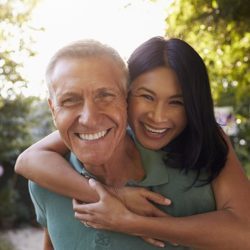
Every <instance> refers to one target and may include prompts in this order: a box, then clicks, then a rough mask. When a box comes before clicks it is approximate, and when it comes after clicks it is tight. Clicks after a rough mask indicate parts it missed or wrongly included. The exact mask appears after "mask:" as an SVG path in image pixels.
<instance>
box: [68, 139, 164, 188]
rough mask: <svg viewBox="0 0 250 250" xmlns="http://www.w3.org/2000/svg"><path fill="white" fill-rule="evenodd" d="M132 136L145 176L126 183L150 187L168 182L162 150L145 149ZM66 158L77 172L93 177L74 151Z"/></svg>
mask: <svg viewBox="0 0 250 250" xmlns="http://www.w3.org/2000/svg"><path fill="white" fill-rule="evenodd" d="M132 138H133V140H134V142H135V144H136V148H137V149H138V150H139V152H140V155H141V159H142V164H143V168H144V170H145V177H144V179H143V180H141V181H139V182H136V181H134V180H131V181H128V183H127V184H128V185H133V186H134V185H135V186H142V187H150V186H158V185H162V184H165V183H168V171H167V167H166V165H165V163H164V161H163V154H164V152H162V151H153V150H149V149H146V148H144V147H143V146H142V145H141V144H140V143H139V142H138V141H137V140H136V139H135V137H134V136H133V135H132ZM68 160H69V162H70V163H71V165H72V166H73V167H74V169H75V170H76V171H77V172H78V173H80V174H81V175H84V176H85V177H91V178H95V176H93V175H92V174H91V173H89V172H88V171H87V170H86V169H85V168H84V165H83V164H82V163H81V162H80V161H79V160H78V159H77V157H76V156H75V154H74V153H72V152H71V153H70V154H69V156H68Z"/></svg>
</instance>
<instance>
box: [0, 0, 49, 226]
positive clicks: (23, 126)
mask: <svg viewBox="0 0 250 250" xmlns="http://www.w3.org/2000/svg"><path fill="white" fill-rule="evenodd" d="M37 2H38V0H6V1H0V43H1V47H0V141H1V144H0V201H1V203H0V228H3V227H11V226H13V225H16V223H18V222H21V221H27V219H28V218H29V217H30V216H32V210H33V209H32V207H31V202H30V199H29V197H28V191H27V183H26V182H27V181H26V180H24V178H22V177H20V176H17V175H16V174H14V164H15V160H16V158H17V156H18V155H19V154H20V152H22V151H23V150H24V149H25V148H26V147H28V146H29V145H30V144H31V143H33V142H34V141H35V140H37V139H38V138H40V137H42V136H44V135H45V134H48V133H49V132H50V131H51V130H52V126H53V125H52V122H51V118H50V114H49V111H48V108H47V104H46V102H45V101H41V100H39V99H38V98H34V97H28V98H27V97H24V96H22V94H21V91H20V90H21V89H22V88H26V87H27V86H26V85H27V82H26V80H25V79H24V78H23V76H22V73H21V69H22V67H23V65H22V63H23V61H24V60H25V58H28V57H30V56H34V54H35V53H34V50H33V47H32V46H33V38H32V37H33V36H34V35H35V33H36V32H39V31H40V29H36V28H34V27H32V26H31V25H30V23H29V22H30V16H31V12H32V9H33V8H34V6H35V5H36V4H37ZM38 106H39V109H38V108H37V107H38Z"/></svg>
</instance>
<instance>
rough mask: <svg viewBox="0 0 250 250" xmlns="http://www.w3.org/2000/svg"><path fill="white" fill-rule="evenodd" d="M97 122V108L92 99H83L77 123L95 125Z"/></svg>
mask: <svg viewBox="0 0 250 250" xmlns="http://www.w3.org/2000/svg"><path fill="white" fill-rule="evenodd" d="M97 122H98V108H97V107H96V104H95V103H93V102H92V101H85V102H84V104H83V107H82V109H81V112H80V115H79V123H80V124H82V125H88V126H95V125H96V123H97Z"/></svg>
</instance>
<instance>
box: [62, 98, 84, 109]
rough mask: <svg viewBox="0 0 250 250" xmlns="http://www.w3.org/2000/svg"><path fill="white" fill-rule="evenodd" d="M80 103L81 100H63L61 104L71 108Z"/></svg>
mask: <svg viewBox="0 0 250 250" xmlns="http://www.w3.org/2000/svg"><path fill="white" fill-rule="evenodd" d="M80 101H81V100H80V98H67V99H65V100H63V101H62V103H61V104H62V106H64V107H70V106H73V105H75V104H78V103H80Z"/></svg>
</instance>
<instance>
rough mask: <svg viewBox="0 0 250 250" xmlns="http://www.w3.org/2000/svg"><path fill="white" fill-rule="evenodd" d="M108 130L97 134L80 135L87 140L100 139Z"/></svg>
mask: <svg viewBox="0 0 250 250" xmlns="http://www.w3.org/2000/svg"><path fill="white" fill-rule="evenodd" d="M107 132H108V130H103V131H100V132H98V133H95V134H79V137H80V138H81V139H82V140H86V141H93V140H98V139H100V138H101V137H103V136H105V135H106V134H107Z"/></svg>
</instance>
